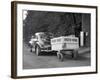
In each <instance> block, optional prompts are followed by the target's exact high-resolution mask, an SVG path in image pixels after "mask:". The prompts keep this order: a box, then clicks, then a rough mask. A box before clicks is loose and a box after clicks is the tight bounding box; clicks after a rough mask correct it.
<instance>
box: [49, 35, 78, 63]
mask: <svg viewBox="0 0 100 80" xmlns="http://www.w3.org/2000/svg"><path fill="white" fill-rule="evenodd" d="M78 49H79V39H78V37H75V36H61V37H57V38H53V39H51V50H53V51H57V57H58V59H59V60H60V61H63V60H64V55H66V54H67V51H70V53H71V55H72V58H74V59H76V58H77V56H78Z"/></svg>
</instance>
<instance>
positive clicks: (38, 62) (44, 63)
mask: <svg viewBox="0 0 100 80" xmlns="http://www.w3.org/2000/svg"><path fill="white" fill-rule="evenodd" d="M23 56H24V57H23V68H24V69H36V68H37V69H38V68H58V67H79V66H89V65H90V53H89V52H88V53H86V54H84V55H83V54H80V55H79V57H78V58H77V60H74V59H72V58H71V56H70V55H66V56H65V58H64V61H63V62H61V61H59V60H58V58H57V56H56V54H54V53H42V54H41V55H40V56H37V55H35V53H34V52H30V51H29V48H28V47H27V46H25V45H24V46H23Z"/></svg>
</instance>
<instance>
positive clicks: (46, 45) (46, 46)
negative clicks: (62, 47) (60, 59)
mask: <svg viewBox="0 0 100 80" xmlns="http://www.w3.org/2000/svg"><path fill="white" fill-rule="evenodd" d="M35 38H36V41H35V44H34V46H35V53H36V55H38V56H39V55H40V53H41V52H42V51H46V52H48V51H50V50H51V43H50V40H51V38H52V36H51V34H50V33H46V32H38V33H35Z"/></svg>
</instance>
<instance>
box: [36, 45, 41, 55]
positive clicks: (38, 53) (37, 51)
mask: <svg viewBox="0 0 100 80" xmlns="http://www.w3.org/2000/svg"><path fill="white" fill-rule="evenodd" d="M35 53H36V55H37V56H39V55H40V53H41V48H40V47H39V45H37V46H36V48H35Z"/></svg>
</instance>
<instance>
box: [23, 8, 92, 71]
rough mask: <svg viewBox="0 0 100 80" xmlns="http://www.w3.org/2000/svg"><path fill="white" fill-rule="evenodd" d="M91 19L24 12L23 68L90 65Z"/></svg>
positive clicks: (82, 15)
mask: <svg viewBox="0 0 100 80" xmlns="http://www.w3.org/2000/svg"><path fill="white" fill-rule="evenodd" d="M90 16H91V14H86V13H68V12H47V11H32V10H28V11H26V10H23V18H24V20H23V56H24V57H23V68H24V69H34V68H36V69H37V68H58V67H80V66H90V65H91V45H90V43H91V36H90V35H91V32H90V26H91V24H90ZM75 58H76V59H75Z"/></svg>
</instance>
